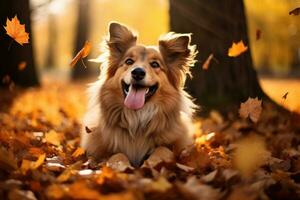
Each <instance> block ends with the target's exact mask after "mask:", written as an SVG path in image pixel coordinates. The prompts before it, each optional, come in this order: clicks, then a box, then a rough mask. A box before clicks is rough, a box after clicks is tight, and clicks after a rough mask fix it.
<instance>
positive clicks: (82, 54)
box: [70, 41, 92, 67]
mask: <svg viewBox="0 0 300 200" xmlns="http://www.w3.org/2000/svg"><path fill="white" fill-rule="evenodd" d="M91 47H92V44H91V43H90V42H89V41H86V42H85V44H84V46H83V48H82V49H81V50H80V51H79V52H78V53H77V54H76V56H75V57H74V58H73V60H72V61H71V63H70V65H71V67H74V66H75V65H76V63H77V62H78V60H79V59H82V58H85V57H87V56H88V55H89V53H90V51H91Z"/></svg>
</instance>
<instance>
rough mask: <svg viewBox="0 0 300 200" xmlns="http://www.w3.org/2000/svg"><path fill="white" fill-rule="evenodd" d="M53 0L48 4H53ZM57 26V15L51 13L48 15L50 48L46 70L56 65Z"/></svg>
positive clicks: (48, 49)
mask: <svg viewBox="0 0 300 200" xmlns="http://www.w3.org/2000/svg"><path fill="white" fill-rule="evenodd" d="M52 2H53V0H49V1H48V3H49V4H51V3H52ZM56 27H57V25H56V23H55V15H54V14H53V13H52V12H51V11H49V14H48V34H49V38H48V48H47V57H46V66H45V67H46V68H48V69H52V68H54V65H55V59H54V57H55V45H56V43H57V42H56V41H57V30H56V29H57V28H56Z"/></svg>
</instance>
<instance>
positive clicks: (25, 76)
mask: <svg viewBox="0 0 300 200" xmlns="http://www.w3.org/2000/svg"><path fill="white" fill-rule="evenodd" d="M15 15H17V16H18V18H19V19H20V22H21V24H25V27H26V32H28V33H29V37H30V40H29V44H24V46H20V45H19V44H17V43H16V42H14V43H13V44H12V45H11V47H10V49H8V48H9V46H10V43H11V41H12V38H10V37H9V36H8V35H6V32H5V30H4V29H3V27H2V29H1V31H0V43H1V45H0V55H1V62H0V81H1V82H0V85H2V86H3V85H5V84H6V83H3V77H5V76H7V75H8V76H9V77H10V79H11V80H12V81H13V82H14V83H15V84H17V85H21V86H34V85H38V84H39V80H38V76H37V73H36V69H35V64H34V59H33V49H32V41H33V40H32V34H31V23H30V7H29V0H22V1H20V0H1V1H0V24H1V26H2V25H5V24H6V19H7V18H12V17H14V16H15ZM23 61H24V62H26V68H25V69H23V70H19V69H18V64H19V63H20V62H23Z"/></svg>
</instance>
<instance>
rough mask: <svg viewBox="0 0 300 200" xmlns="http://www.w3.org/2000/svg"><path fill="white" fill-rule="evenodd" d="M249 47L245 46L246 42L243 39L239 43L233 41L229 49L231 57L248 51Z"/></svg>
mask: <svg viewBox="0 0 300 200" xmlns="http://www.w3.org/2000/svg"><path fill="white" fill-rule="evenodd" d="M247 49H248V47H247V46H245V44H244V42H243V41H242V40H241V41H239V42H238V43H234V42H233V43H232V46H231V47H230V48H229V49H228V56H229V57H237V56H239V55H241V54H242V53H244V52H245V51H247Z"/></svg>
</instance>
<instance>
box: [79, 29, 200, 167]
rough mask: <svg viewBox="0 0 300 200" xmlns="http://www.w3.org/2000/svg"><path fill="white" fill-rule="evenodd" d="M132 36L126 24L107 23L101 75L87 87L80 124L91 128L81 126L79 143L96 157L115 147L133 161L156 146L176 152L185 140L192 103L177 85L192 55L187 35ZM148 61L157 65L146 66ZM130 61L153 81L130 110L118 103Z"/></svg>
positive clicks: (180, 84) (187, 140)
mask: <svg viewBox="0 0 300 200" xmlns="http://www.w3.org/2000/svg"><path fill="white" fill-rule="evenodd" d="M136 40H137V37H136V35H135V34H134V33H133V32H132V31H130V30H129V29H128V28H127V27H126V26H124V25H121V24H118V23H111V24H110V26H109V37H108V39H106V40H105V41H104V47H105V48H104V52H103V54H102V64H101V74H100V77H99V80H98V81H97V82H95V83H93V84H92V85H91V86H90V88H89V95H90V99H89V106H88V111H87V113H86V116H85V118H84V126H87V127H88V128H89V129H91V131H92V132H90V133H87V132H86V131H85V130H84V131H83V133H82V140H81V145H82V146H83V148H84V149H85V150H86V151H87V153H88V154H89V155H91V156H93V157H95V158H96V159H101V158H105V157H107V156H110V155H111V154H114V153H119V152H121V153H124V154H125V155H127V157H128V158H129V160H130V161H131V163H132V164H133V165H135V166H137V165H139V164H140V163H141V161H142V160H143V158H144V157H145V155H147V154H150V153H151V152H152V151H153V149H154V148H155V147H157V146H167V147H170V148H174V149H175V150H177V151H180V150H182V149H183V148H184V147H185V146H186V145H188V144H190V143H191V141H192V140H191V132H192V127H193V126H192V114H193V111H194V108H195V107H196V106H195V105H194V103H193V102H192V101H191V100H190V97H189V96H188V95H187V93H186V92H185V91H184V90H183V84H184V81H185V77H186V74H187V73H189V67H190V66H191V65H193V64H194V58H195V55H196V50H195V46H191V45H190V35H189V34H175V33H168V34H166V35H164V36H162V37H161V38H160V40H159V45H158V46H157V47H155V46H144V45H138V44H137V43H136ZM128 57H130V58H133V59H134V60H135V64H134V65H132V66H128V65H126V64H125V63H124V60H125V59H126V58H128ZM152 60H155V61H157V62H158V63H159V64H160V68H152V67H151V66H150V65H149V63H150V62H151V61H152ZM136 65H139V66H142V67H143V68H144V69H145V71H146V77H145V83H146V84H147V85H152V84H155V83H158V84H159V87H158V89H157V91H156V93H155V94H154V95H153V96H152V97H151V98H150V99H149V100H148V101H147V102H146V103H145V105H144V106H143V107H142V108H141V109H139V110H132V109H129V108H127V107H125V106H124V95H123V93H122V86H121V81H122V80H125V81H129V79H130V72H131V70H132V68H133V67H134V66H136ZM127 79H128V80H127Z"/></svg>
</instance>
